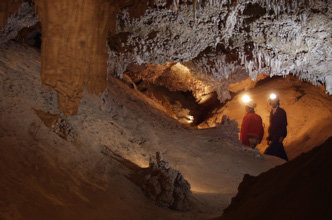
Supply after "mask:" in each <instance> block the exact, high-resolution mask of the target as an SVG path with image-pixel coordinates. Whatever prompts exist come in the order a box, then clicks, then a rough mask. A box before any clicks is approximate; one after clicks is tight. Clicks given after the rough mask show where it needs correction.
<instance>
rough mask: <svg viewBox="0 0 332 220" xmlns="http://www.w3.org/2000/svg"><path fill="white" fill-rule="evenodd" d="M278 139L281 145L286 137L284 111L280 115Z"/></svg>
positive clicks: (285, 116)
mask: <svg viewBox="0 0 332 220" xmlns="http://www.w3.org/2000/svg"><path fill="white" fill-rule="evenodd" d="M280 115H281V117H280V137H279V142H280V143H282V142H283V141H284V139H285V137H286V136H287V115H286V112H285V111H282V114H280Z"/></svg>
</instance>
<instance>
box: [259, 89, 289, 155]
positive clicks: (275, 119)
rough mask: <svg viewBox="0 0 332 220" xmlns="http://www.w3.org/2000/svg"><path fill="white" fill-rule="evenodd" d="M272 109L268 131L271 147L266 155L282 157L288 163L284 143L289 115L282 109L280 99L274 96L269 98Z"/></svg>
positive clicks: (268, 141) (268, 140)
mask: <svg viewBox="0 0 332 220" xmlns="http://www.w3.org/2000/svg"><path fill="white" fill-rule="evenodd" d="M269 104H270V106H271V107H272V110H271V113H270V126H269V129H268V132H269V135H268V136H267V138H266V139H267V144H268V145H269V146H268V147H267V149H266V150H265V152H264V154H267V155H272V156H277V157H280V158H282V159H284V160H286V161H288V157H287V154H286V152H285V149H284V145H283V143H282V142H283V141H284V139H285V138H286V136H287V115H286V112H285V110H284V109H282V108H280V106H279V104H280V101H279V98H278V96H276V95H275V94H272V95H271V96H270V98H269Z"/></svg>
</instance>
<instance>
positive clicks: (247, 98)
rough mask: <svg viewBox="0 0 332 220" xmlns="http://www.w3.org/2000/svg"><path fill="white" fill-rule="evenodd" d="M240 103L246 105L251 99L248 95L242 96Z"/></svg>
mask: <svg viewBox="0 0 332 220" xmlns="http://www.w3.org/2000/svg"><path fill="white" fill-rule="evenodd" d="M242 101H243V102H244V103H248V102H250V101H251V98H250V96H249V95H244V96H242Z"/></svg>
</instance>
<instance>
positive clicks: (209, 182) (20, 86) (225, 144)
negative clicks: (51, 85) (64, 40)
mask: <svg viewBox="0 0 332 220" xmlns="http://www.w3.org/2000/svg"><path fill="white" fill-rule="evenodd" d="M0 85H1V87H0V88H1V90H0V91H1V92H0V112H1V117H0V172H1V178H0V197H1V200H0V219H124V220H129V219H135V220H139V219H144V220H148V219H151V220H152V219H153V220H157V219H160V220H162V219H165V220H166V219H188V220H189V219H207V218H212V217H216V216H220V215H221V214H222V210H223V209H224V208H226V207H227V206H228V204H229V203H230V200H231V198H232V197H233V196H235V194H236V193H237V186H238V184H239V183H240V182H241V180H242V178H243V175H244V174H246V173H248V174H250V175H258V174H259V173H261V172H264V171H267V170H268V169H270V168H272V167H275V166H276V165H279V164H282V163H283V161H282V160H280V159H278V158H274V157H269V156H264V157H263V158H261V157H257V156H256V154H257V152H256V151H252V150H247V149H246V148H244V147H243V146H242V145H241V144H240V143H239V141H238V140H232V139H230V138H229V136H230V134H228V133H227V131H225V130H223V132H219V130H218V129H207V130H196V129H186V128H183V127H182V126H181V125H180V124H179V123H178V122H177V121H175V120H174V119H172V118H170V117H169V116H167V115H166V114H165V113H164V112H163V111H161V110H160V107H158V106H157V104H155V103H153V102H152V101H151V100H149V99H147V98H146V97H145V96H143V95H141V94H139V93H138V92H137V91H136V90H134V89H130V88H129V87H128V86H127V85H126V84H124V83H122V82H121V81H119V80H117V79H114V78H109V80H108V88H107V90H106V91H105V92H104V93H103V94H101V95H99V96H96V95H90V94H87V93H85V94H84V98H83V99H82V101H81V104H80V107H79V112H78V114H77V115H75V116H70V117H62V116H61V114H59V112H58V110H57V96H56V93H55V92H54V91H50V90H49V89H47V88H42V87H41V82H40V53H39V52H38V51H36V50H35V49H33V48H30V47H27V46H25V45H22V44H19V43H16V42H8V43H6V44H2V45H0ZM51 114H53V115H51ZM59 118H60V119H61V120H60V121H61V123H58V124H54V121H56V119H59ZM58 121H59V120H58ZM105 146H107V147H108V148H110V149H112V151H114V152H116V154H119V155H121V156H122V157H124V158H126V159H128V160H130V161H132V162H134V163H136V164H137V165H139V166H141V167H146V166H147V165H148V161H149V158H150V156H153V155H154V154H155V152H157V151H160V152H162V153H163V155H164V159H165V160H166V161H168V162H169V163H170V165H171V167H172V168H174V169H177V170H179V171H180V172H181V173H182V174H183V175H184V177H185V179H187V180H188V181H189V183H190V184H191V187H192V192H193V205H192V209H191V210H189V211H187V212H178V211H173V210H170V209H167V208H161V207H158V206H156V205H154V204H153V202H151V201H149V200H148V199H147V198H146V197H145V196H144V194H143V192H142V190H141V189H140V188H139V187H137V186H136V185H134V184H133V183H132V182H131V181H130V180H129V179H128V178H127V177H126V176H128V175H130V173H131V171H130V169H128V168H127V167H126V166H124V165H123V164H122V163H119V162H118V161H116V160H114V159H113V158H112V157H110V156H109V155H105V153H103V152H104V151H105Z"/></svg>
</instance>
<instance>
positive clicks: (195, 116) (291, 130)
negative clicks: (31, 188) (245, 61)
mask: <svg viewBox="0 0 332 220" xmlns="http://www.w3.org/2000/svg"><path fill="white" fill-rule="evenodd" d="M131 70H133V68H132V69H131ZM131 70H130V69H129V70H128V71H127V72H126V77H129V78H130V79H129V80H130V83H129V85H131V87H132V88H135V89H137V90H138V91H140V92H141V93H142V94H144V95H146V96H147V97H149V98H150V99H152V100H154V101H155V102H156V103H158V104H159V105H161V106H162V108H163V109H164V111H165V112H166V113H167V114H168V115H169V116H171V117H172V118H174V119H176V120H178V121H179V122H180V123H181V124H182V125H183V126H184V127H191V128H196V129H207V128H213V127H216V126H217V124H222V123H223V116H224V115H226V116H227V117H229V118H230V119H231V120H235V121H236V122H237V125H238V129H239V130H240V127H241V123H242V118H243V117H244V115H245V111H244V104H243V103H242V101H241V97H242V96H243V95H244V94H250V96H251V97H253V99H254V102H255V103H256V106H257V107H256V109H255V111H256V113H257V114H259V115H260V116H261V117H262V119H263V124H264V126H265V128H264V130H265V136H264V138H263V141H262V143H261V144H259V145H258V146H257V148H258V149H259V150H260V152H261V153H263V152H264V150H265V149H266V147H267V143H266V141H265V137H266V136H267V134H268V131H267V129H268V126H269V113H270V111H271V108H270V106H269V105H268V102H267V100H268V96H269V94H270V93H273V92H274V93H277V94H278V95H279V96H280V106H281V107H282V108H284V109H285V110H286V113H287V118H288V136H287V137H286V139H285V142H284V143H285V145H286V147H285V148H286V151H287V154H288V155H289V158H290V159H293V158H295V157H296V156H298V155H299V154H301V153H302V152H307V151H309V150H310V149H312V148H313V147H314V146H318V145H319V144H321V143H323V142H324V141H325V140H326V139H327V138H328V137H330V136H332V132H331V130H330V129H329V128H331V127H332V123H331V120H330V118H332V115H331V111H330V110H329V109H331V107H332V98H331V97H330V96H328V95H327V94H325V92H324V87H323V86H320V87H319V86H313V85H312V84H310V83H309V82H304V81H301V80H299V79H298V78H297V77H296V76H292V75H289V76H287V77H280V76H274V77H267V76H266V75H264V74H262V75H261V76H260V77H258V79H257V81H252V80H251V79H250V78H248V79H245V80H243V81H240V82H238V83H234V84H230V85H229V89H230V94H231V99H229V100H226V101H225V102H223V103H221V102H220V101H219V99H218V94H217V92H216V91H214V90H213V89H211V88H210V87H209V85H208V83H206V81H204V79H199V78H198V77H197V75H195V73H192V72H191V71H188V69H186V68H185V67H184V66H183V65H182V64H180V63H172V64H167V65H164V66H163V65H150V64H144V65H142V66H140V67H139V68H137V67H136V68H135V71H131ZM152 72H153V73H155V74H156V76H155V75H154V76H153V77H152V76H151V73H152ZM149 74H150V75H149ZM311 113H314V117H312V114H311ZM300 143H301V144H300Z"/></svg>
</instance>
